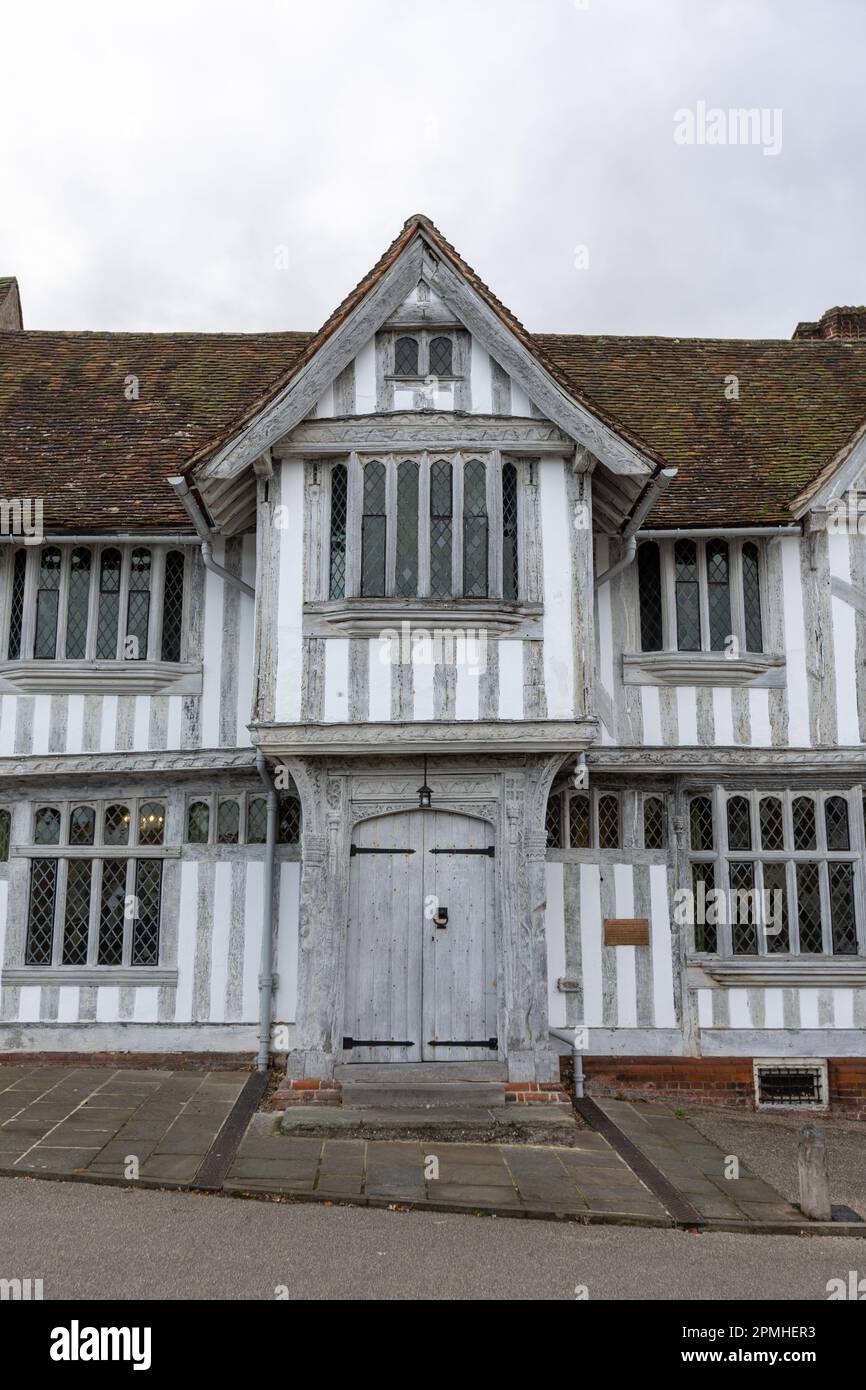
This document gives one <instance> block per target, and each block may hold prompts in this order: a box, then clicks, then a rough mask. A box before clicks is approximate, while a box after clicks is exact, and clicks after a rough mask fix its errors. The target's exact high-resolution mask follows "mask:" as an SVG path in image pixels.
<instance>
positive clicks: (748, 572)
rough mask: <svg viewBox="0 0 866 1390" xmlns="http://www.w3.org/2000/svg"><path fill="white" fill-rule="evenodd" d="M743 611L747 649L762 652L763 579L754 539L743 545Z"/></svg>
mask: <svg viewBox="0 0 866 1390" xmlns="http://www.w3.org/2000/svg"><path fill="white" fill-rule="evenodd" d="M742 554H743V611H744V614H745V619H746V650H747V651H750V652H762V651H763V650H764V633H763V624H762V621H761V581H760V570H759V567H758V566H759V561H758V547H757V546H756V545H755V542H754V541H746V542H745V544H744V545H743V552H742Z"/></svg>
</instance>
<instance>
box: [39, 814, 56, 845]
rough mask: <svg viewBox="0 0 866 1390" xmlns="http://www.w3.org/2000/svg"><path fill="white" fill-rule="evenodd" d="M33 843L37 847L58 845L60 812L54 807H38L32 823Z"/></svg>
mask: <svg viewBox="0 0 866 1390" xmlns="http://www.w3.org/2000/svg"><path fill="white" fill-rule="evenodd" d="M33 841H34V843H35V844H37V845H59V844H60V812H59V811H58V810H57V809H56V807H54V806H40V807H39V810H38V811H37V812H36V816H35V818H34V821H33Z"/></svg>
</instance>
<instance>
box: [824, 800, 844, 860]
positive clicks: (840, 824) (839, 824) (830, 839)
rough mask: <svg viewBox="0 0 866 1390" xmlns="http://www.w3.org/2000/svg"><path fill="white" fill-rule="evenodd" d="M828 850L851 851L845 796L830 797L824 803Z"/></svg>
mask: <svg viewBox="0 0 866 1390" xmlns="http://www.w3.org/2000/svg"><path fill="white" fill-rule="evenodd" d="M824 820H825V823H826V826H827V848H828V849H850V848H851V840H850V836H849V833H848V803H847V801H846V800H845V798H844V797H843V796H828V797H827V800H826V801H825V802H824Z"/></svg>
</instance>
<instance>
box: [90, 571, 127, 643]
mask: <svg viewBox="0 0 866 1390" xmlns="http://www.w3.org/2000/svg"><path fill="white" fill-rule="evenodd" d="M121 564H122V556H121V554H120V551H119V550H103V552H102V554H101V555H100V557H99V618H98V621H97V625H96V655H97V658H98V659H99V660H100V661H113V660H114V659H115V658H116V657H117V624H118V620H119V617H120V570H121Z"/></svg>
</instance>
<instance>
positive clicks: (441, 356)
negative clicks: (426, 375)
mask: <svg viewBox="0 0 866 1390" xmlns="http://www.w3.org/2000/svg"><path fill="white" fill-rule="evenodd" d="M429 368H430V375H431V376H452V375H453V373H454V364H453V345H452V342H451V339H450V338H433V339H432V340H431V343H430V362H429Z"/></svg>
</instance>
